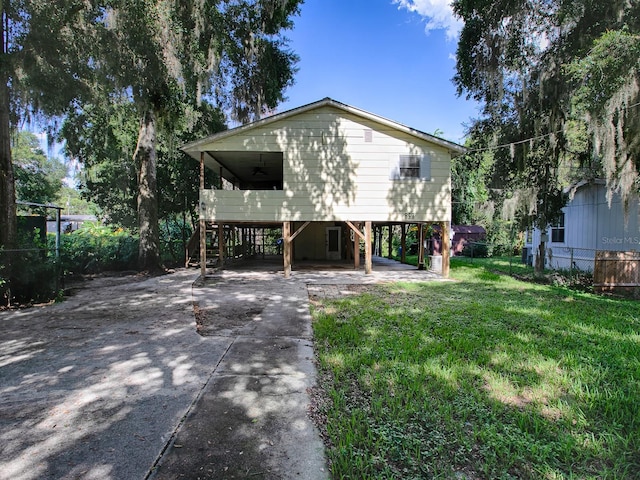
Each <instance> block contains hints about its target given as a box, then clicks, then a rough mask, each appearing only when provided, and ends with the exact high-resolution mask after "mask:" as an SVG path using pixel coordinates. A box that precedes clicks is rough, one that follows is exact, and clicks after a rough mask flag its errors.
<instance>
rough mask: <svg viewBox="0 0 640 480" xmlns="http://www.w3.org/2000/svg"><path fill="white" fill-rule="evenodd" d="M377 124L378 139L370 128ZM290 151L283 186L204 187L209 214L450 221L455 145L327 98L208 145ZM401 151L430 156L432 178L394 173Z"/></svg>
mask: <svg viewBox="0 0 640 480" xmlns="http://www.w3.org/2000/svg"><path fill="white" fill-rule="evenodd" d="M366 130H371V131H372V142H367V141H365V131H366ZM202 149H203V150H209V151H239V150H243V151H278V152H283V161H284V165H283V190H282V191H237V190H236V191H220V190H204V191H201V199H202V202H204V204H205V207H204V208H203V209H202V211H201V214H202V215H203V216H204V218H205V219H207V220H224V221H247V220H251V221H285V220H301V221H307V220H310V221H343V220H372V221H404V220H408V221H448V220H450V218H451V188H450V161H451V156H450V153H449V152H448V151H447V150H446V149H445V148H444V147H441V146H439V145H436V144H432V143H430V142H427V141H426V140H423V139H420V138H417V137H414V136H412V135H409V134H406V133H404V132H400V131H398V130H394V129H393V128H390V127H387V126H384V125H381V124H377V123H375V122H373V121H369V120H367V119H363V118H361V117H359V116H357V115H353V114H349V113H346V112H343V111H341V110H338V109H335V108H332V107H330V106H325V107H322V108H318V109H316V110H313V111H307V112H304V113H301V114H299V115H295V116H292V117H289V118H287V119H285V120H282V121H280V122H274V123H272V124H270V125H266V126H261V127H256V128H255V129H250V130H247V131H245V132H241V133H239V134H237V135H232V136H228V137H226V138H222V139H218V140H216V141H214V142H213V143H212V144H210V145H203V146H202ZM400 155H423V156H425V157H428V158H429V159H430V164H431V165H430V169H431V178H430V179H429V180H422V179H410V180H390V179H389V165H390V163H391V162H393V161H395V160H397V158H398V157H399V156H400Z"/></svg>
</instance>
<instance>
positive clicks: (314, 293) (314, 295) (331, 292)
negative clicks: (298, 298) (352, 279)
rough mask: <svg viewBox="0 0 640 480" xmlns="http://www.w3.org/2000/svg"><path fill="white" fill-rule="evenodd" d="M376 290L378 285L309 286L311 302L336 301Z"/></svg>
mask: <svg viewBox="0 0 640 480" xmlns="http://www.w3.org/2000/svg"><path fill="white" fill-rule="evenodd" d="M375 289H376V285H362V284H347V285H334V284H327V285H322V284H312V285H308V286H307V291H308V293H309V300H310V301H311V302H312V303H313V302H317V301H318V300H322V299H324V298H327V299H334V298H342V297H346V296H349V295H360V294H362V293H367V292H371V291H372V290H375Z"/></svg>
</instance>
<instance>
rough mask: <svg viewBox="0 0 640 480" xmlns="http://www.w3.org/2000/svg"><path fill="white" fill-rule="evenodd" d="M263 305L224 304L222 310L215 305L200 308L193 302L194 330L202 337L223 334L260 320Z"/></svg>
mask: <svg viewBox="0 0 640 480" xmlns="http://www.w3.org/2000/svg"><path fill="white" fill-rule="evenodd" d="M262 310H263V307H259V306H243V305H225V308H224V310H222V309H220V308H217V307H205V308H202V307H200V305H199V304H198V303H197V302H195V303H194V304H193V313H194V315H195V317H196V331H197V332H198V334H200V335H201V336H203V337H209V336H214V335H221V334H225V333H226V332H228V331H234V330H236V329H239V328H242V327H245V326H247V325H248V324H250V323H252V322H256V321H260V320H261V319H262V318H261V314H262Z"/></svg>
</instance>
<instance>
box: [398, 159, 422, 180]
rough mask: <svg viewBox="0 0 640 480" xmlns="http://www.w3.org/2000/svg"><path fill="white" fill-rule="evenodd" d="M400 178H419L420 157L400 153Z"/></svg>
mask: <svg viewBox="0 0 640 480" xmlns="http://www.w3.org/2000/svg"><path fill="white" fill-rule="evenodd" d="M400 178H420V157H418V156H417V155H400Z"/></svg>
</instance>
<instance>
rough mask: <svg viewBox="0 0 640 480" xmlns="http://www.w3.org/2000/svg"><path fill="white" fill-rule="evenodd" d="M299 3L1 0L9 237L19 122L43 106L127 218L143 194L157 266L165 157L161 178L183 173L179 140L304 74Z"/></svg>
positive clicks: (0, 114) (239, 113)
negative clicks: (14, 135) (296, 41)
mask: <svg viewBox="0 0 640 480" xmlns="http://www.w3.org/2000/svg"><path fill="white" fill-rule="evenodd" d="M300 3H301V0H284V1H283V0H233V1H226V0H225V1H222V0H215V1H208V0H190V1H186V2H185V1H181V0H97V1H91V2H78V1H77V0H63V1H62V2H48V1H39V0H30V1H24V0H3V2H2V32H1V33H2V35H1V38H2V45H1V47H2V48H1V50H0V55H1V56H2V61H1V62H0V80H2V81H1V82H0V211H1V215H0V232H2V235H1V236H0V245H3V246H10V245H12V242H14V240H15V178H14V171H13V164H12V159H11V144H10V140H9V139H10V136H11V135H10V134H11V130H13V129H15V128H16V126H17V125H18V124H19V120H21V119H24V118H30V117H33V115H34V114H41V115H42V118H44V119H45V120H51V119H53V120H54V123H57V122H58V120H59V119H66V121H65V127H64V128H63V129H62V130H61V135H62V139H65V140H67V141H68V147H69V152H70V153H72V154H73V155H74V156H75V157H76V158H77V159H79V160H81V161H83V162H85V163H86V165H87V167H88V175H87V178H86V179H85V180H86V181H85V186H86V187H87V188H89V189H90V190H92V191H93V193H92V194H93V195H95V196H96V199H98V197H100V196H102V201H100V200H99V203H102V205H103V206H104V205H109V206H110V209H111V211H110V214H111V215H114V216H119V217H120V223H130V224H133V223H134V222H133V219H132V218H131V219H130V220H127V218H126V216H127V215H130V212H131V209H130V208H129V207H130V206H131V205H132V202H133V204H134V206H135V217H136V223H137V224H136V227H137V231H138V232H139V234H140V251H139V261H140V267H141V268H145V269H155V268H158V266H159V256H158V227H157V224H158V215H159V211H158V191H157V190H158V185H157V182H158V178H157V165H158V162H159V161H165V160H167V159H173V161H174V163H172V164H171V165H172V167H171V168H169V171H170V173H169V174H168V175H166V179H163V181H169V179H173V180H176V179H178V178H182V177H183V176H184V174H185V173H184V172H180V171H179V168H177V167H176V165H177V162H175V160H176V158H177V157H176V153H175V152H173V151H170V149H175V148H176V147H177V146H178V143H176V142H177V141H181V140H182V139H185V140H186V139H187V137H188V135H192V134H194V132H196V131H198V132H200V133H203V132H202V127H203V126H205V125H206V126H207V127H211V128H215V129H220V128H223V127H224V125H223V124H224V121H223V118H224V116H228V117H229V118H233V119H235V120H236V121H240V122H245V121H248V120H252V119H255V118H259V117H260V116H261V115H262V114H264V112H266V111H268V110H271V109H273V108H275V107H276V105H277V104H278V103H279V102H280V101H281V100H282V99H283V98H284V97H283V95H284V90H285V89H286V87H287V86H289V85H291V83H292V82H293V76H294V74H295V63H296V62H297V56H296V55H295V54H294V53H293V52H291V51H290V50H289V49H288V45H287V40H286V38H285V37H284V36H283V31H284V30H286V29H287V28H289V27H291V25H292V17H293V16H295V15H296V14H297V13H298V11H299V4H300ZM119 122H120V123H119ZM54 126H55V125H54ZM207 133H210V132H207ZM97 159H99V160H97ZM113 182H115V183H116V184H118V185H119V188H117V189H113V190H112V191H109V188H108V185H110V186H113V184H114V183H113ZM94 187H95V188H94ZM169 190H170V189H168V188H166V187H165V188H164V191H163V192H162V195H164V196H166V194H167V192H168V191H169ZM176 193H177V192H176ZM118 195H120V198H117V197H118ZM171 200H173V204H174V205H176V204H179V205H187V204H189V203H190V202H191V200H185V201H181V202H175V198H173V199H171ZM163 201H164V200H163ZM165 203H166V204H167V205H168V204H169V203H170V202H169V201H166V202H165ZM118 205H121V206H122V207H123V208H121V209H120V210H121V211H120V212H118V207H117V206H118ZM165 210H167V211H168V210H170V208H165ZM130 216H131V215H130Z"/></svg>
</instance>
